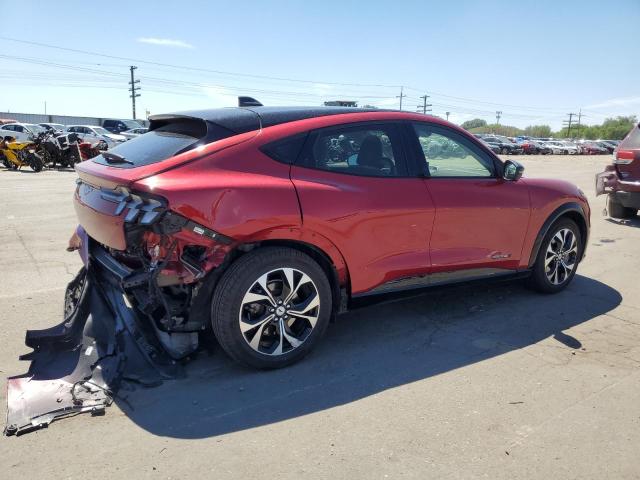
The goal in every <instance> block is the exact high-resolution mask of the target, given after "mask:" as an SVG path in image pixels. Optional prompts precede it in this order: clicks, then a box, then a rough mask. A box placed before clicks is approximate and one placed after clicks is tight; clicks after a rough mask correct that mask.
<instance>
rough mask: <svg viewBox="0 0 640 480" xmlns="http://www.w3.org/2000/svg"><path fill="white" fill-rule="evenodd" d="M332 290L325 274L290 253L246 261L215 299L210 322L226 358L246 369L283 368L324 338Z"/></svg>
mask: <svg viewBox="0 0 640 480" xmlns="http://www.w3.org/2000/svg"><path fill="white" fill-rule="evenodd" d="M331 303H332V297H331V288H330V285H329V281H328V279H327V276H326V275H325V273H324V271H323V270H322V268H321V267H320V266H319V265H318V264H317V263H316V262H315V261H314V260H313V259H311V258H310V257H309V256H307V255H305V254H304V253H302V252H299V251H297V250H294V249H289V248H280V247H267V248H262V249H258V250H254V251H252V252H249V253H248V254H246V255H244V256H242V257H241V258H240V259H238V260H237V261H236V262H235V263H234V264H232V265H231V266H230V267H229V269H228V270H227V271H226V272H225V273H224V274H223V276H222V278H221V279H220V282H219V283H218V285H217V287H216V290H215V292H214V294H213V299H212V307H211V321H212V325H213V331H214V333H215V335H216V338H217V339H218V342H219V343H220V345H221V346H222V348H223V349H224V350H225V352H227V354H228V355H229V356H230V357H231V358H233V359H234V360H236V361H238V362H239V363H242V364H244V365H248V366H252V367H256V368H263V369H265V368H280V367H284V366H286V365H290V364H292V363H294V362H296V361H298V360H300V359H301V358H302V357H304V356H305V355H306V354H307V353H308V352H309V351H311V349H312V348H313V347H314V346H315V345H316V344H317V343H318V341H319V340H320V338H321V337H322V335H323V334H324V332H325V330H326V328H327V325H328V324H329V318H330V316H331V311H332V308H331Z"/></svg>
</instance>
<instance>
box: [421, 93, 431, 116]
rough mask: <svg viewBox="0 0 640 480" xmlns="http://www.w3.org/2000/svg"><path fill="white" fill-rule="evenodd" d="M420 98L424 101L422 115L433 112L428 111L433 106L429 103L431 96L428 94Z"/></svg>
mask: <svg viewBox="0 0 640 480" xmlns="http://www.w3.org/2000/svg"><path fill="white" fill-rule="evenodd" d="M420 98H421V99H422V113H423V115H426V114H427V111H429V112H431V108H429V110H427V107H432V106H433V105H431V104H430V103H427V98H429V95H427V94H426V93H425V94H424V95H422V96H421V97H420ZM418 108H420V107H418ZM418 111H419V110H418Z"/></svg>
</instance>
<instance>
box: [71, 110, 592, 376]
mask: <svg viewBox="0 0 640 480" xmlns="http://www.w3.org/2000/svg"><path fill="white" fill-rule="evenodd" d="M150 121H151V123H150V128H149V132H148V133H147V134H145V135H141V136H139V137H137V138H134V139H132V140H129V141H127V142H125V143H122V144H120V145H118V146H116V147H115V148H113V150H110V151H108V152H105V153H103V154H102V155H99V156H97V157H95V158H94V159H92V160H88V161H85V162H82V163H80V164H78V165H77V166H76V170H77V172H78V175H79V179H78V180H77V189H76V192H75V196H74V203H75V209H76V213H77V216H78V219H79V222H80V226H79V228H78V230H77V234H76V235H74V237H73V238H72V240H71V241H70V246H71V247H70V248H80V251H81V255H82V257H83V258H84V259H85V261H86V262H87V265H89V267H88V268H89V271H90V273H91V272H93V273H91V282H92V283H93V284H94V285H96V284H98V285H100V288H99V291H100V292H102V293H101V295H102V296H103V297H104V298H105V299H110V300H109V302H112V303H110V305H111V306H110V308H113V309H114V310H113V311H115V312H121V313H122V314H123V315H132V312H133V313H135V314H136V316H137V317H138V319H139V320H140V321H142V322H145V323H146V325H148V326H150V327H151V328H149V329H148V332H153V331H155V332H156V333H155V334H152V333H147V335H151V336H153V338H154V340H153V342H154V344H158V343H159V344H161V345H162V348H163V349H164V352H165V354H168V355H170V356H171V357H173V358H181V357H184V356H186V355H189V354H190V353H192V352H193V350H194V349H195V348H197V344H198V335H199V334H198V332H202V331H203V330H204V329H205V328H207V325H212V327H213V332H214V334H215V336H216V338H217V340H218V342H219V344H220V345H221V346H222V348H223V349H224V351H225V352H227V354H228V355H229V356H231V357H232V358H233V359H235V360H237V361H238V362H240V363H243V364H246V365H250V366H253V367H257V368H278V367H283V366H285V365H289V364H291V363H293V362H295V361H297V360H299V359H301V358H302V357H303V356H304V355H306V354H307V353H308V352H309V351H310V350H311V349H312V348H313V347H314V346H316V345H317V343H318V342H319V341H320V339H321V337H322V336H323V334H324V332H325V330H326V329H327V327H328V325H329V322H330V319H331V318H332V317H334V316H335V315H336V314H338V313H339V312H342V311H345V310H346V309H348V308H350V307H352V306H354V305H355V304H356V303H357V301H358V300H359V299H363V298H368V299H371V298H374V297H375V296H376V295H380V296H384V295H387V294H390V293H398V292H402V291H408V290H413V289H416V288H423V287H429V286H434V285H442V284H447V283H457V282H460V281H464V280H476V279H490V278H504V279H506V278H509V277H512V278H517V277H523V276H526V277H528V278H529V280H528V281H529V282H530V285H532V286H533V287H535V288H536V289H538V290H540V291H542V292H547V293H555V292H559V291H561V290H562V289H564V288H565V287H566V286H567V285H568V284H569V283H570V282H571V280H572V279H573V277H574V275H575V273H576V269H577V266H578V263H579V262H580V261H581V259H582V258H583V255H584V250H585V246H586V245H587V238H588V235H589V218H590V209H589V205H588V203H587V199H586V197H585V196H584V193H583V192H581V191H580V190H579V189H578V188H577V187H576V186H575V185H573V184H571V183H568V182H565V181H562V180H560V179H552V180H543V179H537V178H526V179H525V178H521V175H522V172H523V167H522V166H521V165H520V164H519V163H517V162H515V161H511V160H507V161H502V160H500V158H498V157H497V156H496V155H495V154H494V153H493V152H492V151H491V150H490V149H489V148H487V147H486V146H485V144H484V143H483V142H481V141H479V140H478V139H476V138H475V137H473V136H472V135H470V134H469V133H467V132H466V131H464V130H463V129H461V128H459V127H457V126H455V125H453V124H451V123H449V122H446V121H444V120H441V119H438V118H435V117H426V116H424V115H420V114H414V113H409V112H392V111H380V110H369V109H363V108H346V107H340V108H331V107H309V108H306V107H304V108H300V107H290V108H280V107H262V106H256V107H245V108H225V109H214V110H201V111H194V112H182V113H178V114H168V115H159V116H152V117H151V118H150ZM442 145H453V146H454V147H455V148H449V147H447V148H446V149H443V148H442ZM109 279H111V280H109ZM96 282H97V283H96ZM114 292H115V293H114ZM123 294H124V295H123ZM123 298H125V301H126V305H125V303H124V302H123V301H122V299H123ZM379 298H380V297H379ZM505 301H510V300H509V298H507V299H506V300H505ZM103 311H105V312H107V311H112V310H110V309H109V310H108V309H104V310H103ZM94 321H99V320H96V319H95V318H94ZM94 328H95V324H94ZM145 330H146V329H145ZM363 341H364V340H363Z"/></svg>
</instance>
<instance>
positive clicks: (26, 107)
mask: <svg viewBox="0 0 640 480" xmlns="http://www.w3.org/2000/svg"><path fill="white" fill-rule="evenodd" d="M93 5H95V8H93ZM0 11H1V12H3V16H5V15H6V14H7V12H13V13H11V18H10V20H9V21H7V19H6V17H5V20H4V21H3V22H2V28H1V29H0V37H1V38H0V45H1V47H0V61H1V62H2V68H1V69H0V111H6V110H7V109H8V110H10V111H13V112H28V113H43V111H44V102H45V101H46V102H47V112H48V113H53V114H70V115H91V116H115V117H130V116H131V106H130V100H129V97H128V93H127V91H126V89H127V81H128V78H127V75H128V73H129V71H128V65H130V64H132V63H133V64H137V65H138V70H137V71H136V74H137V77H138V78H139V79H140V80H141V83H140V86H141V87H142V90H141V93H142V96H141V97H140V98H139V99H138V117H143V116H144V114H145V111H146V110H149V111H151V112H152V113H161V112H167V111H175V110H185V109H192V108H206V107H215V106H227V105H233V104H234V103H235V101H236V99H235V96H236V95H238V94H248V95H252V96H255V97H256V98H258V99H259V100H261V101H262V102H263V103H265V104H269V105H284V104H292V105H319V104H321V102H322V101H324V100H329V99H334V98H346V99H355V100H358V101H359V102H360V104H366V103H368V104H372V105H376V106H381V107H392V108H397V106H398V99H397V98H395V96H396V95H398V94H399V90H400V88H399V86H400V85H404V86H405V90H404V91H405V93H406V94H407V95H408V96H407V97H406V98H405V99H404V108H405V109H407V110H415V109H416V107H417V105H418V104H419V103H421V102H422V100H420V99H419V97H420V96H421V95H423V94H425V93H426V94H428V95H431V98H429V103H432V104H433V113H434V114H437V115H440V116H444V112H445V111H450V112H451V116H450V119H451V120H453V121H456V122H461V121H464V120H466V119H469V118H474V117H480V118H484V119H486V120H487V121H495V111H496V110H500V111H502V112H503V113H502V119H501V123H504V124H510V125H517V126H525V125H528V124H532V123H536V124H539V123H548V124H551V125H552V126H553V127H554V128H558V127H559V126H560V124H561V122H562V120H563V118H564V117H565V114H566V113H568V112H570V111H572V112H577V111H578V109H580V108H582V111H583V113H585V114H586V115H587V116H586V117H585V118H584V121H585V122H586V123H599V122H601V121H602V120H603V119H604V117H606V116H613V115H620V114H638V113H639V112H640V61H638V40H639V35H640V0H614V1H609V2H601V1H591V0H583V1H546V0H540V1H531V2H529V1H515V2H513V1H512V2H509V1H492V0H485V1H456V0H451V1H438V2H428V1H378V0H368V1H359V2H355V1H348V0H341V1H333V0H324V1H317V2H310V1H263V2H258V1H255V2H244V1H235V2H229V1H224V2H216V1H187V0H183V1H180V2H176V1H175V0H173V1H170V2H163V1H154V2H143V1H139V2H87V1H86V0H85V1H83V2H74V1H65V2H55V6H54V4H52V3H51V2H50V1H46V2H44V1H31V2H29V1H24V2H16V1H15V0H9V1H6V0H0ZM7 38H14V39H19V40H26V41H30V42H37V43H42V44H48V45H54V46H58V47H64V48H72V49H80V50H86V51H91V52H96V53H102V54H107V55H113V56H116V57H129V58H133V59H136V60H137V61H129V60H126V59H118V58H106V57H100V56H95V55H89V54H83V53H73V52H69V51H65V50H60V49H53V48H47V47H44V46H39V45H29V44H26V43H19V42H14V41H10V40H7ZM15 57H20V58H21V59H22V60H19V59H17V58H15ZM25 59H26V60H27V61H24V60H25ZM142 61H146V62H159V63H165V64H171V65H176V66H185V67H193V68H200V69H204V70H217V71H220V72H229V73H215V72H211V71H208V72H207V71H196V70H186V69H181V68H171V67H164V66H158V65H152V64H149V63H142ZM53 64H55V65H53ZM237 74H244V75H237ZM250 75H256V76H264V77H279V78H280V79H273V78H259V77H252V76H250ZM284 79H295V80H305V81H306V82H296V81H289V80H284ZM339 84H358V85H339Z"/></svg>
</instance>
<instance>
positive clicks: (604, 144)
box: [594, 140, 617, 153]
mask: <svg viewBox="0 0 640 480" xmlns="http://www.w3.org/2000/svg"><path fill="white" fill-rule="evenodd" d="M594 143H595V144H596V145H598V146H600V147H602V148H604V149H605V150H606V151H607V153H613V151H614V150H615V149H616V147H617V146H616V145H613V144H611V143H609V142H605V141H603V140H600V141H596V142H594Z"/></svg>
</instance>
